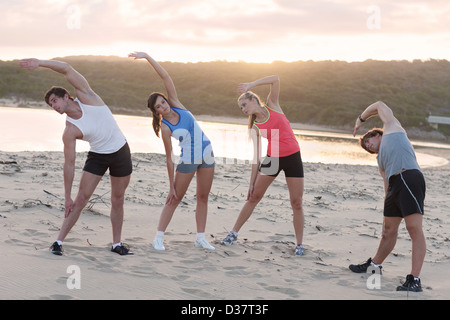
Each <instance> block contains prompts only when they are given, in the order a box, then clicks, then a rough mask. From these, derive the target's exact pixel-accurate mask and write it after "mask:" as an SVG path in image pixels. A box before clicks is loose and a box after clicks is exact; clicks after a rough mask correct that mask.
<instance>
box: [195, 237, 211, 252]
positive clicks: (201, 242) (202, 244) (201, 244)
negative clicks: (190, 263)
mask: <svg viewBox="0 0 450 320" xmlns="http://www.w3.org/2000/svg"><path fill="white" fill-rule="evenodd" d="M195 247H196V248H204V249H209V250H216V248H214V247H213V246H212V245H210V244H209V242H208V241H206V239H205V238H201V239H195Z"/></svg>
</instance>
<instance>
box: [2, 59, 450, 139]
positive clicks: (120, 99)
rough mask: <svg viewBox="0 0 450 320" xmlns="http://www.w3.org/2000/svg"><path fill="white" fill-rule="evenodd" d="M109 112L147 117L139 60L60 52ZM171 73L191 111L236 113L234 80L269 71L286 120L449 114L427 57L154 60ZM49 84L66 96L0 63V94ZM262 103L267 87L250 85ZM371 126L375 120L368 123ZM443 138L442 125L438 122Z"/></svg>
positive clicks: (153, 80) (444, 81)
mask: <svg viewBox="0 0 450 320" xmlns="http://www.w3.org/2000/svg"><path fill="white" fill-rule="evenodd" d="M57 60H62V61H67V62H69V63H70V64H71V65H73V66H74V68H75V69H77V70H78V71H79V72H80V73H82V74H83V75H84V76H85V77H86V78H87V80H88V81H89V83H90V84H91V87H92V88H93V89H94V90H95V91H96V92H97V93H98V94H99V95H100V96H101V97H102V98H103V100H104V101H105V102H106V103H107V104H108V105H109V106H110V107H111V109H113V112H115V113H122V114H138V115H142V114H148V111H147V110H146V101H147V98H148V95H149V94H150V93H151V92H153V91H162V92H164V87H163V86H162V82H161V81H160V79H159V78H158V76H157V75H156V73H155V72H154V70H153V69H152V68H151V67H150V66H149V64H148V63H147V62H145V61H135V60H133V59H131V58H118V57H90V56H80V57H65V58H57ZM161 64H162V65H163V67H164V68H166V69H167V71H168V72H169V73H170V75H171V76H172V78H173V80H174V82H175V86H176V88H177V91H178V95H179V98H180V101H182V103H183V104H184V105H185V106H186V107H187V108H189V109H190V110H191V111H192V112H193V113H194V114H197V115H199V114H208V115H217V116H224V115H225V116H231V117H242V116H243V115H242V113H241V111H240V110H239V108H238V107H237V104H236V99H237V96H238V95H237V93H236V87H237V85H238V84H239V83H240V82H248V81H252V80H255V79H257V78H260V77H263V76H266V75H272V74H277V75H279V76H280V79H281V96H280V102H281V106H282V108H283V110H284V112H285V113H286V115H287V117H288V119H289V120H290V121H291V122H300V123H308V124H317V125H325V126H334V127H339V126H352V125H353V124H354V121H355V119H356V117H357V115H358V114H359V113H360V112H361V111H362V110H363V109H364V108H365V107H366V106H368V105H369V104H371V103H373V102H375V101H377V100H382V101H384V102H385V103H386V104H388V105H389V106H390V107H391V108H392V109H393V110H394V113H395V115H396V116H397V117H398V118H399V120H400V121H401V122H402V124H403V125H404V126H405V127H407V128H411V127H416V128H420V129H421V130H432V129H431V127H430V125H429V124H428V122H427V121H426V118H427V117H428V115H429V114H433V115H441V116H450V62H449V61H447V60H429V61H419V60H416V61H413V62H408V61H374V60H367V61H364V62H352V63H348V62H343V61H320V62H314V61H306V62H302V61H299V62H292V63H286V62H273V63H245V62H225V61H215V62H202V63H173V62H161ZM52 85H61V86H64V87H66V88H67V89H69V91H71V92H72V93H73V89H72V88H71V86H70V85H69V84H68V83H67V82H66V81H65V79H64V78H63V77H62V76H61V75H59V74H57V73H55V72H52V71H49V70H46V69H38V70H35V71H32V72H30V71H27V70H23V69H20V68H19V67H18V66H17V61H7V62H4V61H0V98H1V97H11V96H19V97H21V98H24V99H30V100H42V97H43V94H44V92H45V91H46V90H47V89H48V88H49V87H50V86H52ZM254 91H255V92H256V93H258V94H260V95H261V97H262V98H263V100H265V98H266V96H267V93H268V88H267V87H261V88H255V90H254ZM373 124H374V125H379V123H377V122H376V121H374V122H373ZM440 131H443V132H444V133H445V134H446V135H448V134H449V133H450V129H449V128H446V126H440Z"/></svg>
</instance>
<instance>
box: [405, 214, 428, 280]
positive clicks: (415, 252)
mask: <svg viewBox="0 0 450 320" xmlns="http://www.w3.org/2000/svg"><path fill="white" fill-rule="evenodd" d="M422 220H423V216H422V215H421V214H420V213H415V214H412V215H409V216H407V217H405V223H406V229H407V230H408V232H409V235H410V237H411V240H412V267H411V274H412V275H413V276H414V277H419V275H420V271H421V269H422V265H423V261H424V259H425V253H426V241H425V236H424V234H423V229H422Z"/></svg>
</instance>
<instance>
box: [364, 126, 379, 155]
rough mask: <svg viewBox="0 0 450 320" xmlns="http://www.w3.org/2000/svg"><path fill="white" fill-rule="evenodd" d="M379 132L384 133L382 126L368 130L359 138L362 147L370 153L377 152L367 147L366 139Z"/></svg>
mask: <svg viewBox="0 0 450 320" xmlns="http://www.w3.org/2000/svg"><path fill="white" fill-rule="evenodd" d="M377 134H379V135H380V136H382V135H383V129H381V128H373V129H372V130H369V131H367V132H366V133H365V134H364V135H363V136H361V138H359V143H360V144H361V147H362V148H363V149H364V150H366V151H367V152H369V153H375V152H373V151H370V150H369V149H367V148H366V141H367V139H369V138H372V137H375V136H376V135H377Z"/></svg>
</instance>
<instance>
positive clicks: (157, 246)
mask: <svg viewBox="0 0 450 320" xmlns="http://www.w3.org/2000/svg"><path fill="white" fill-rule="evenodd" d="M152 246H153V248H155V250H159V251H164V250H166V248H164V244H163V241H162V238H155V240H153V243H152Z"/></svg>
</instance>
